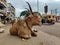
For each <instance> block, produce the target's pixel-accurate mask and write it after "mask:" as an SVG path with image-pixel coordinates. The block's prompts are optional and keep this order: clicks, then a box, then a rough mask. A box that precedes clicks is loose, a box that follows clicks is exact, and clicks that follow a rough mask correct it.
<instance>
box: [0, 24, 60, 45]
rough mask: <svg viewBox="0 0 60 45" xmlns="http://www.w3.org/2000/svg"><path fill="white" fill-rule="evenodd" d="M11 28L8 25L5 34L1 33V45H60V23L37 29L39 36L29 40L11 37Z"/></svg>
mask: <svg viewBox="0 0 60 45" xmlns="http://www.w3.org/2000/svg"><path fill="white" fill-rule="evenodd" d="M10 27H11V25H6V26H5V27H4V29H5V31H4V33H0V45H42V43H43V45H60V23H56V24H54V25H42V26H40V27H38V26H37V27H35V28H36V29H37V30H38V32H37V34H38V36H37V37H31V39H28V40H22V39H21V38H19V37H17V36H12V35H10V33H9V29H10Z"/></svg>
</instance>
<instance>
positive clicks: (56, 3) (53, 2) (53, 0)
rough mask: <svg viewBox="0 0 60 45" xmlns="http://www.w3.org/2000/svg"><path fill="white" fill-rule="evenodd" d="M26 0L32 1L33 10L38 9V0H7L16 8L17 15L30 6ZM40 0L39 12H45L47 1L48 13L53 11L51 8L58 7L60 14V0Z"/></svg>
mask: <svg viewBox="0 0 60 45" xmlns="http://www.w3.org/2000/svg"><path fill="white" fill-rule="evenodd" d="M26 1H27V2H29V3H30V5H31V7H32V10H33V11H37V0H7V2H8V3H11V4H12V5H13V6H14V7H15V9H16V12H15V13H16V17H18V16H19V15H20V13H21V12H22V11H23V10H26V9H25V8H29V7H28V5H27V4H26ZM38 2H39V12H40V13H41V14H43V13H44V6H45V3H46V4H47V5H48V13H51V10H55V9H57V12H58V14H60V0H38Z"/></svg>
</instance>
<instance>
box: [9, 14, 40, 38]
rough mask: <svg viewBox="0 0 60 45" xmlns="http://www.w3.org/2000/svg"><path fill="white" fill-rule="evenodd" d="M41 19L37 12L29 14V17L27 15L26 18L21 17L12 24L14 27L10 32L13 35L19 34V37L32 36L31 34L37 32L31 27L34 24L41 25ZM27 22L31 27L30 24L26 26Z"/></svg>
mask: <svg viewBox="0 0 60 45" xmlns="http://www.w3.org/2000/svg"><path fill="white" fill-rule="evenodd" d="M39 20H40V19H39V18H38V16H37V15H35V14H34V15H29V16H28V17H26V19H25V20H21V19H20V20H18V21H17V22H16V23H14V24H13V25H12V27H11V28H10V34H11V35H18V36H19V37H23V38H30V37H31V34H35V33H34V32H33V31H32V30H30V29H31V28H32V26H34V25H40V21H39ZM26 22H27V24H28V26H29V28H30V29H29V28H28V26H24V23H26ZM35 35H36V34H35Z"/></svg>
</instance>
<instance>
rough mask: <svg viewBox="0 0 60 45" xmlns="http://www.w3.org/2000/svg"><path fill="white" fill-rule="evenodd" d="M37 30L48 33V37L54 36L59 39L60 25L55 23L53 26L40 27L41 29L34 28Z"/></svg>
mask: <svg viewBox="0 0 60 45" xmlns="http://www.w3.org/2000/svg"><path fill="white" fill-rule="evenodd" d="M35 28H36V29H37V30H41V31H42V32H45V33H48V34H50V35H54V36H56V37H59V38H60V23H56V24H54V25H45V24H44V25H42V26H41V27H38V28H37V27H35Z"/></svg>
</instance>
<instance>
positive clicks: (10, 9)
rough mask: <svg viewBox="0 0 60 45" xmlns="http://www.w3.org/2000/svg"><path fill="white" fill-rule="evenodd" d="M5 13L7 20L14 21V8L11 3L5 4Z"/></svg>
mask: <svg viewBox="0 0 60 45" xmlns="http://www.w3.org/2000/svg"><path fill="white" fill-rule="evenodd" d="M7 13H8V17H9V19H11V20H14V18H15V8H14V6H13V5H12V4H11V3H8V4H7Z"/></svg>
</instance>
